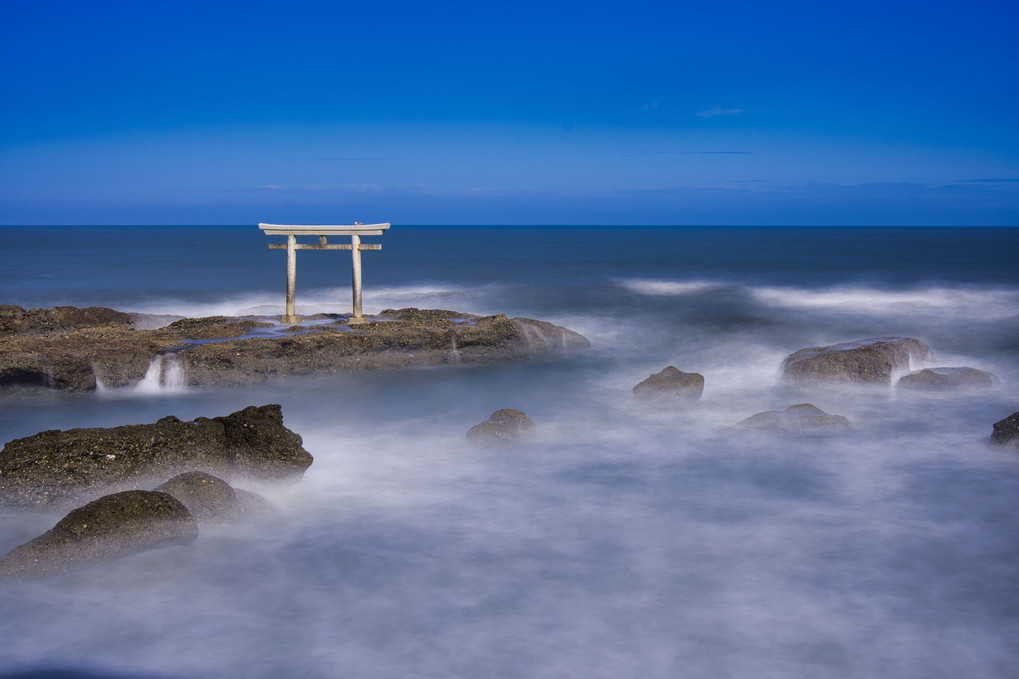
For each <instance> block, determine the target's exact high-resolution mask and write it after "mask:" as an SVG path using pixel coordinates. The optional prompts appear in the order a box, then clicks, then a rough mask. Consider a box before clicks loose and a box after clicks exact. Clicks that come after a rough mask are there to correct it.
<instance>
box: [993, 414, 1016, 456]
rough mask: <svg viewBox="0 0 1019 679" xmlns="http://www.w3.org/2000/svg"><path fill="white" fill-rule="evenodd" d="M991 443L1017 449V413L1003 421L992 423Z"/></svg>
mask: <svg viewBox="0 0 1019 679" xmlns="http://www.w3.org/2000/svg"><path fill="white" fill-rule="evenodd" d="M991 443H994V444H996V445H999V446H1010V447H1012V448H1019V412H1017V413H1012V414H1011V415H1009V416H1008V417H1006V418H1005V419H1003V420H999V421H998V422H995V423H994V431H993V432H992V433H991Z"/></svg>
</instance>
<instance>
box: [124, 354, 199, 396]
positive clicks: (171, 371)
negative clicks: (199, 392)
mask: <svg viewBox="0 0 1019 679" xmlns="http://www.w3.org/2000/svg"><path fill="white" fill-rule="evenodd" d="M186 386H187V377H186V376H185V375H184V361H182V360H181V358H180V357H179V356H177V355H176V354H172V353H171V354H157V355H156V356H155V357H153V359H152V361H151V362H150V363H149V368H148V370H146V371H145V377H143V378H142V379H141V381H140V382H139V383H138V384H136V385H135V386H134V390H135V391H136V392H139V393H142V394H159V393H164V392H174V391H182V390H183V389H184V388H185V387H186Z"/></svg>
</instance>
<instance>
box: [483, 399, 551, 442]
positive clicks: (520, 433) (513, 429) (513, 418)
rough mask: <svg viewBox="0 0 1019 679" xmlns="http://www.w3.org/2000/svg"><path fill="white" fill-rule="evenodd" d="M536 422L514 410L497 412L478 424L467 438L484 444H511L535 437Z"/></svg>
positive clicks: (504, 409)
mask: <svg viewBox="0 0 1019 679" xmlns="http://www.w3.org/2000/svg"><path fill="white" fill-rule="evenodd" d="M534 432H535V426H534V422H533V421H532V420H531V418H529V417H528V416H527V415H525V414H524V413H522V412H520V411H519V410H513V409H512V408H503V409H502V410H496V411H495V412H494V413H492V416H491V417H489V418H488V419H487V420H485V421H484V422H482V423H480V424H476V425H474V426H473V427H471V428H470V430H469V431H468V432H467V438H469V439H472V440H474V441H484V442H506V443H508V442H511V441H519V440H521V439H525V438H528V437H530V436H533V435H534Z"/></svg>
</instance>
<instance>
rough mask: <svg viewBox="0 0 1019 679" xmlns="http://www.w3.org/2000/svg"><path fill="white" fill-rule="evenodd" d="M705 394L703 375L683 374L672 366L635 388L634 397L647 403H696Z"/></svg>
mask: <svg viewBox="0 0 1019 679" xmlns="http://www.w3.org/2000/svg"><path fill="white" fill-rule="evenodd" d="M703 393H704V376H703V375H701V374H700V373H687V372H683V371H682V370H680V369H679V368H677V367H675V366H672V365H670V366H667V367H666V368H665V369H664V370H662V371H661V372H659V373H655V374H654V375H651V376H650V377H648V378H647V379H646V380H644V381H643V382H641V383H640V384H638V385H637V386H635V387H634V388H633V395H634V396H636V397H637V398H640V399H641V400H645V401H648V400H658V401H696V400H697V399H699V398H700V397H701V394H703Z"/></svg>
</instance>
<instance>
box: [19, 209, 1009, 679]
mask: <svg viewBox="0 0 1019 679" xmlns="http://www.w3.org/2000/svg"><path fill="white" fill-rule="evenodd" d="M0 238H2V239H3V241H2V242H3V246H4V252H3V263H2V265H0V304H18V305H21V306H23V307H26V308H29V307H35V306H39V307H50V306H56V305H75V306H91V305H101V306H109V307H113V308H116V309H120V310H123V311H135V312H147V313H153V314H173V315H181V316H209V315H247V314H278V313H281V312H282V310H283V301H284V299H283V298H284V271H285V255H284V253H282V252H280V251H276V250H272V251H270V250H268V249H267V248H266V244H267V243H268V242H270V241H276V240H279V239H278V238H271V237H266V236H265V235H263V234H262V233H261V232H260V231H259V230H258V228H257V227H256V226H255V225H249V226H243V227H240V226H238V227H134V228H131V227H101V226H100V227H30V228H29V227H25V228H16V227H3V228H0ZM364 240H365V242H377V243H381V244H382V247H383V249H382V250H381V251H379V252H374V251H368V252H365V253H363V255H362V259H363V269H364V290H365V292H364V306H365V312H366V313H378V312H379V311H381V310H383V309H386V308H401V307H411V306H413V307H419V308H445V309H455V310H458V311H462V312H467V313H475V314H486V315H487V314H496V313H505V314H507V315H509V316H511V317H514V316H526V317H531V318H539V319H542V320H547V321H551V322H554V323H558V324H561V325H565V326H567V327H569V328H571V329H573V330H576V331H578V332H580V333H582V334H584V335H585V336H587V337H588V338H589V339H590V340H591V343H592V350H591V352H590V353H588V354H585V355H582V356H575V357H571V358H567V359H563V360H558V361H551V362H524V363H519V364H515V365H504V366H486V367H466V366H458V367H450V368H447V369H432V370H420V371H414V372H407V373H366V374H352V375H339V376H311V377H307V378H299V379H291V380H287V381H279V382H270V383H266V384H264V385H258V386H255V387H250V388H241V389H207V390H200V389H188V388H184V389H173V390H170V389H168V390H166V391H165V392H156V393H153V392H151V391H149V392H144V393H143V392H141V391H134V390H131V389H122V390H110V391H107V392H105V393H102V394H85V395H81V394H77V395H69V394H61V393H51V392H46V391H40V392H29V391H20V392H17V393H14V392H10V393H6V394H0V443H2V442H6V441H9V440H11V439H13V438H17V437H21V436H28V435H31V434H34V433H36V432H39V431H42V430H46V429H68V428H71V427H85V426H116V425H121V424H134V423H141V422H152V421H155V420H156V419H158V418H159V417H162V416H165V415H168V414H173V415H176V416H178V417H181V418H182V419H192V418H194V417H198V416H214V415H225V414H228V413H230V412H233V411H234V410H238V409H240V408H243V407H245V406H247V405H260V404H263V403H280V404H282V406H283V413H284V418H285V423H286V424H287V426H289V427H290V428H291V429H293V430H294V431H296V432H298V433H299V434H301V436H302V437H303V438H304V442H305V448H306V449H307V450H308V451H309V452H311V453H312V454H313V455H314V456H315V462H314V464H313V465H312V466H311V468H310V469H309V470H308V472H307V473H306V475H305V477H304V479H303V480H302V481H301V482H300V483H298V484H296V485H292V486H283V487H279V486H268V487H251V488H252V489H253V490H255V491H257V492H259V493H261V494H263V495H264V496H265V497H266V498H267V499H268V500H269V501H270V502H272V503H273V504H274V505H275V506H276V507H277V509H278V511H277V512H276V513H275V514H274V515H272V516H271V517H268V518H266V519H264V520H262V521H259V522H255V523H252V524H244V525H241V526H209V527H203V529H202V534H201V536H200V537H199V539H198V540H197V541H196V542H195V543H194V544H192V545H190V546H187V547H182V548H173V549H165V550H158V551H152V552H147V553H143V554H139V555H137V556H134V557H131V558H129V559H125V560H123V561H120V562H117V563H114V564H111V565H109V566H106V567H102V568H98V569H93V570H90V571H83V572H80V573H76V574H72V575H68V576H65V577H61V578H55V579H51V580H47V581H42V582H38V583H32V584H19V585H13V586H12V585H3V586H0V676H4V677H6V676H21V677H35V678H36V679H39V678H41V677H44V676H68V677H76V678H81V679H84V678H85V677H104V678H110V679H114V678H127V677H131V678H135V677H138V678H141V677H145V678H153V679H155V678H166V679H175V678H179V679H185V678H187V679H198V678H206V677H222V678H232V677H245V678H248V677H267V678H268V677H282V676H301V677H335V676H344V677H372V678H375V677H492V678H501V677H506V678H510V677H514V678H515V677H585V678H598V677H605V678H612V679H617V678H619V677H638V676H639V677H647V678H657V677H662V678H666V677H668V678H673V677H692V678H700V677H703V678H705V679H709V678H710V679H717V678H718V677H738V678H743V677H746V678H748V679H749V678H754V679H758V678H762V677H773V678H776V679H777V678H782V679H788V678H790V677H794V678H798V677H803V678H804V679H807V678H809V679H823V678H829V677H830V678H832V679H836V678H837V679H845V678H856V677H859V678H861V679H862V678H864V677H866V678H871V677H877V676H887V677H905V678H914V677H915V678H916V679H921V678H923V679H930V678H932V677H944V678H945V679H948V678H951V679H956V678H958V677H1001V678H1002V679H1004V678H1006V677H1014V676H1015V671H1016V670H1015V668H1016V667H1019V647H1017V646H1016V644H1015V640H1016V639H1019V452H1015V451H1012V452H1010V451H1008V450H1006V449H1001V448H993V447H991V446H989V445H988V443H987V441H988V438H989V435H990V433H991V425H992V424H993V423H994V422H996V421H998V420H1000V419H1002V418H1004V417H1006V416H1008V415H1010V414H1011V413H1013V412H1016V411H1019V264H1017V262H1019V229H1015V228H858V229H854V228H739V227H729V228H696V227H683V228H632V227H618V228H610V227H597V228H580V227H568V228H567V227H554V226H549V227H466V226H464V227H425V226H414V227H410V226H402V225H394V226H393V227H392V229H391V230H390V231H389V232H387V233H386V234H385V235H384V236H380V237H376V238H371V237H366V238H365V239H364ZM350 304H351V302H350V255H349V253H346V252H342V251H341V252H315V251H301V252H299V253H298V267H297V305H298V313H300V314H310V313H316V312H333V313H349V311H350ZM892 335H895V336H908V337H915V338H917V339H920V340H922V341H924V342H926V343H927V344H928V345H930V346H931V348H932V349H933V351H934V354H935V358H934V359H933V360H932V361H931V362H929V364H928V365H929V366H930V367H936V366H942V367H958V366H969V367H975V368H980V369H983V370H988V371H990V372H992V373H994V374H995V375H997V377H998V378H999V383H998V384H997V385H996V386H995V387H993V388H990V389H986V390H983V391H976V392H968V393H946V394H915V393H908V392H904V391H899V390H896V389H895V388H893V387H892V386H888V387H877V388H873V387H872V388H849V387H845V388H826V389H814V390H810V391H797V390H792V389H789V388H787V387H785V386H783V384H782V380H781V372H780V366H781V363H782V360H783V359H784V358H785V357H786V356H787V355H789V354H791V353H792V352H794V351H796V350H797V349H800V348H804V347H811V346H820V345H826V344H833V343H837V342H845V341H851V340H858V339H865V338H870V337H882V336H892ZM667 365H675V366H676V367H678V368H679V369H681V370H685V371H694V372H699V373H702V374H703V375H704V376H705V389H704V395H703V397H702V398H701V400H699V401H697V402H696V403H694V404H692V405H689V406H686V407H676V408H672V409H666V410H658V409H648V408H646V407H644V406H642V405H641V404H639V403H636V402H635V401H634V399H633V396H632V393H631V390H632V387H633V386H634V385H635V384H637V383H638V382H640V381H641V380H642V379H644V378H646V377H647V376H648V375H649V374H651V373H653V372H658V371H660V370H661V369H662V368H664V367H665V366H667ZM914 367H920V366H914ZM803 402H809V403H812V404H814V405H816V406H818V407H820V408H822V409H824V410H825V411H827V412H829V413H834V414H839V415H844V416H845V417H847V418H849V419H850V420H851V421H852V422H853V423H854V425H855V426H854V429H853V431H851V432H848V433H843V434H841V435H839V434H829V435H825V436H798V437H791V438H769V437H763V436H760V437H751V438H747V437H740V436H735V435H734V434H733V433H732V432H731V431H730V429H729V427H731V426H732V425H733V424H735V423H737V422H739V421H740V420H741V419H743V418H745V417H748V416H750V415H752V414H754V413H756V412H760V411H764V410H784V409H785V408H786V407H788V406H789V405H792V404H795V403H803ZM498 408H518V409H520V410H523V411H524V412H526V413H527V414H528V415H529V416H530V417H531V418H532V419H533V420H534V421H535V423H536V425H537V429H538V434H537V437H536V438H535V440H534V441H533V442H532V443H531V444H529V445H526V446H521V447H515V448H508V449H505V450H478V449H476V448H474V447H472V446H470V445H468V443H467V441H466V440H465V438H464V433H465V432H466V430H467V429H469V428H470V427H471V426H473V425H474V424H476V423H478V422H480V421H482V420H484V419H486V418H487V417H488V416H489V415H490V414H491V413H492V412H493V411H494V410H496V409H498ZM59 518H60V516H59V515H54V514H41V515H40V514H31V513H25V512H20V511H13V510H0V553H6V552H7V551H8V550H9V549H11V548H13V547H15V546H17V545H19V544H21V543H23V542H25V541H27V540H29V539H31V538H32V537H35V536H36V535H39V534H41V533H42V532H44V531H45V530H48V529H49V528H51V527H52V526H53V524H54V523H55V522H56V521H57V520H58V519H59ZM60 671H63V672H65V674H60V675H57V674H51V673H54V672H60Z"/></svg>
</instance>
